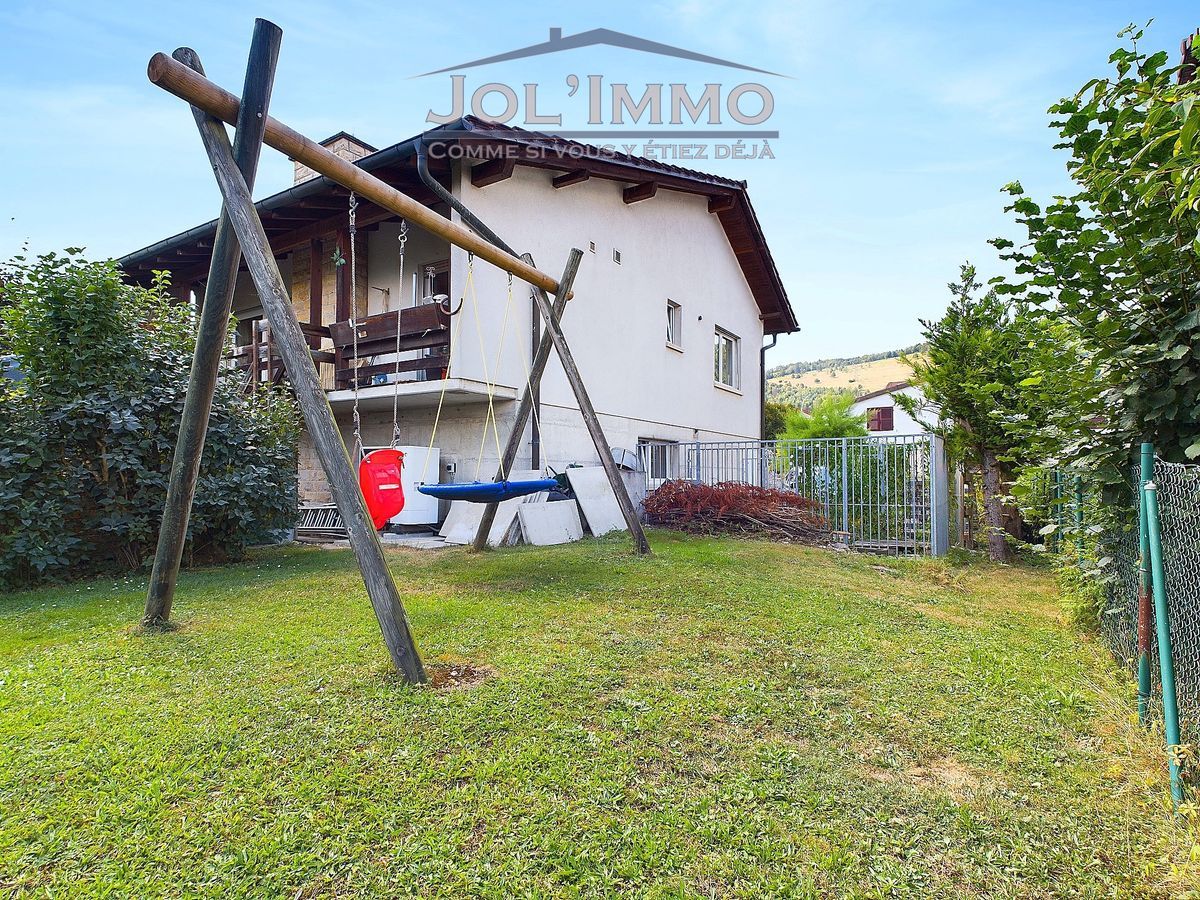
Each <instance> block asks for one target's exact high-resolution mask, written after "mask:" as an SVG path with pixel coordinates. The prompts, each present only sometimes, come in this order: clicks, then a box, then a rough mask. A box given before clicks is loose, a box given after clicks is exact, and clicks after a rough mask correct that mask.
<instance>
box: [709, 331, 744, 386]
mask: <svg viewBox="0 0 1200 900" xmlns="http://www.w3.org/2000/svg"><path fill="white" fill-rule="evenodd" d="M726 344H728V351H727V352H726V350H725V346H726ZM726 359H728V361H729V373H730V381H724V380H722V378H721V374H722V370H723V369H724V368H725V367H724V366H723V365H722V363H723V362H724V361H725V360H726ZM713 386H714V387H719V388H723V389H724V390H727V391H738V392H740V391H741V389H742V339H741V338H740V337H738V336H737V335H736V334H734V333H733V332H732V331H728V330H726V329H724V328H721V327H720V326H719V325H718V326H717V327H716V328H715V329H714V330H713Z"/></svg>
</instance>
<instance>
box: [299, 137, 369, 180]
mask: <svg viewBox="0 0 1200 900" xmlns="http://www.w3.org/2000/svg"><path fill="white" fill-rule="evenodd" d="M321 146H322V147H324V148H325V149H326V150H329V151H331V152H332V153H333V155H334V156H340V157H341V158H342V159H344V160H346V161H347V162H358V161H359V160H360V159H362V158H363V157H364V156H370V155H371V154H372V153H374V152H375V149H376V148H374V147H372V146H371V145H370V144H368V143H366V142H365V141H360V140H359V139H358V138H356V137H355V136H354V135H352V134H347V133H346V132H344V131H339V132H338V133H337V134H335V135H334V136H333V137H328V138H325V140H323V141H321ZM292 164H293V165H294V166H295V167H296V173H295V176H294V177H293V179H292V184H293V185H297V184H299V183H300V182H302V181H308V180H310V179H312V178H316V177H317V173H316V172H314V171H313V170H312V169H310V168H309V167H308V166H306V165H304V163H302V162H300V161H299V160H295V159H294V160H292Z"/></svg>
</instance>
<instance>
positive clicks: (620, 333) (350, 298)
mask: <svg viewBox="0 0 1200 900" xmlns="http://www.w3.org/2000/svg"><path fill="white" fill-rule="evenodd" d="M323 144H324V145H325V146H327V147H328V148H329V149H331V150H332V151H333V152H334V153H336V154H338V155H339V156H342V157H343V158H344V159H348V160H350V161H353V162H354V163H355V164H356V165H359V166H361V167H362V168H363V169H365V170H367V171H369V172H371V173H372V174H373V175H375V176H376V177H378V178H380V179H382V180H384V181H386V182H387V183H389V184H391V185H393V186H395V187H396V188H398V189H400V190H402V191H404V192H405V193H407V194H408V195H410V196H412V197H414V198H415V199H417V200H418V201H419V202H421V203H423V204H424V205H426V206H428V207H429V208H431V209H433V210H435V211H436V212H438V213H440V214H441V215H443V216H447V217H453V218H454V220H455V221H460V215H459V213H458V212H456V211H452V210H451V209H450V207H449V206H448V204H447V202H446V200H445V193H446V192H449V194H450V195H452V196H453V197H454V198H457V199H458V200H459V201H461V203H463V204H465V205H466V207H468V208H469V210H470V212H472V213H473V214H474V215H475V216H477V217H478V218H479V219H480V220H482V221H483V222H484V223H486V224H487V225H488V226H490V228H491V229H492V230H494V231H495V232H496V233H497V234H499V235H500V236H501V237H502V238H503V239H504V240H505V241H506V242H507V243H508V244H510V245H511V246H513V247H515V248H516V249H517V251H518V252H526V251H527V252H529V253H531V254H532V256H533V258H534V260H535V261H536V263H537V265H538V266H539V267H540V268H541V269H542V270H544V271H548V272H551V273H555V274H556V273H557V272H559V271H561V268H562V266H563V265H564V264H565V262H566V259H567V255H568V252H569V251H570V249H571V248H573V247H577V248H580V249H581V250H583V251H584V259H583V262H582V265H581V267H580V270H579V274H578V277H577V279H576V281H575V294H574V298H573V299H572V300H571V302H570V303H569V305H568V306H567V308H566V312H565V314H564V316H563V320H562V322H563V331H564V333H565V335H566V337H567V339H568V341H569V342H570V344H571V349H572V351H573V353H574V356H575V360H576V362H577V364H578V366H579V369H580V371H581V373H582V375H583V378H584V381H585V383H586V384H587V386H588V390H589V393H590V395H591V398H592V402H593V404H594V406H595V408H596V410H597V412H598V413H599V415H600V420H601V423H602V425H603V427H604V430H605V435H606V436H607V438H608V440H609V443H610V444H611V445H612V447H614V448H630V449H632V448H635V447H638V446H639V445H643V446H650V447H658V446H661V445H667V446H669V445H670V444H672V443H673V442H679V441H695V440H738V439H758V438H759V436H760V427H761V426H760V422H761V415H762V402H763V384H764V378H763V354H762V352H761V350H762V347H763V341H764V337H768V336H771V335H777V334H781V333H787V332H792V331H795V330H796V329H797V323H796V317H795V314H794V312H793V310H792V307H791V305H790V303H789V301H788V298H787V294H786V292H785V291H784V288H783V284H782V282H781V280H780V277H779V273H778V271H777V270H776V267H775V264H774V261H773V260H772V257H771V253H770V250H769V249H768V247H767V244H766V240H765V238H764V236H763V233H762V228H761V227H760V225H759V221H758V218H757V216H756V215H755V212H754V208H753V207H752V206H751V204H750V199H749V197H748V195H747V191H746V184H745V182H741V181H734V180H731V179H728V178H722V177H718V176H715V175H708V174H705V173H702V172H697V171H692V170H688V169H683V168H679V167H676V166H672V165H668V164H665V163H662V162H658V161H654V160H650V159H644V158H640V157H634V156H629V155H626V154H623V153H617V152H612V151H610V150H606V149H603V148H599V147H594V146H590V145H586V144H581V143H577V142H574V141H569V140H565V139H563V138H558V137H554V136H550V135H545V134H540V133H537V132H531V131H526V130H524V129H519V128H515V127H510V126H505V125H499V124H495V123H491V122H485V121H483V120H480V119H476V118H473V117H466V118H463V119H460V120H458V121H457V122H455V123H452V124H451V125H448V126H442V127H440V128H438V129H436V131H430V132H426V133H424V134H421V135H418V136H416V137H414V138H411V139H409V140H407V141H403V142H402V143H399V144H395V145H393V146H391V147H387V148H385V149H382V150H376V149H375V148H373V147H370V146H368V145H366V144H364V143H363V142H362V141H359V140H357V139H356V138H354V137H353V136H351V135H348V134H345V133H341V134H338V135H335V136H334V137H332V138H330V139H328V140H327V141H324V142H323ZM348 204H349V195H348V193H347V191H346V190H345V189H344V188H342V187H341V186H339V185H337V184H335V183H333V182H332V181H330V180H329V179H327V178H325V177H321V176H316V175H315V174H314V173H313V172H311V171H310V170H308V169H307V168H306V167H304V166H302V165H300V164H299V163H297V165H296V171H295V184H294V185H293V186H292V187H291V188H289V189H287V190H285V191H282V192H280V193H277V194H274V195H273V196H270V197H268V198H266V199H264V200H261V201H259V202H258V203H257V204H256V206H257V208H258V212H259V215H260V217H261V219H262V222H263V226H264V228H265V230H266V233H267V236H268V238H269V239H270V241H271V245H272V249H273V250H274V252H275V254H276V257H277V259H278V261H279V266H280V271H281V274H282V275H283V277H284V280H285V282H286V283H287V284H289V285H290V288H291V297H292V302H293V306H294V308H295V310H296V314H297V317H298V318H299V320H300V321H301V323H302V324H303V328H304V331H305V334H306V335H307V337H308V339H309V343H310V347H311V348H312V352H313V358H314V360H315V361H316V362H317V363H318V369H319V371H320V373H321V378H322V379H323V382H324V384H325V386H326V389H327V392H328V399H329V402H330V405H331V407H332V409H333V411H334V415H335V417H336V418H337V420H338V423H339V425H340V427H341V428H342V431H343V435H344V437H345V438H346V440H347V446H353V444H352V436H351V415H352V409H353V406H354V402H355V394H356V391H355V387H356V385H357V400H358V407H359V410H360V415H361V421H362V435H363V443H364V444H365V445H366V446H368V447H371V446H386V445H388V444H390V443H391V439H392V410H393V403H395V406H396V407H397V409H398V412H399V416H398V419H399V421H398V426H399V433H400V436H401V437H400V443H402V444H405V445H412V446H414V447H424V446H426V445H427V444H429V442H430V439H431V436H432V432H433V428H434V422H435V418H436V419H438V425H437V433H436V438H435V439H434V444H435V447H436V448H437V449H438V450H439V451H440V458H439V459H438V460H437V462H436V463H435V466H434V468H435V471H427V472H424V473H422V474H423V480H425V481H471V480H475V479H476V478H479V479H482V480H490V479H491V477H492V475H493V473H494V471H495V469H496V467H497V464H498V450H497V444H498V443H502V442H503V440H504V436H505V433H506V430H507V428H508V425H509V423H511V421H512V420H513V417H514V415H515V412H516V406H517V403H516V401H517V400H518V398H519V397H520V394H521V391H522V388H523V387H524V385H525V383H526V379H527V372H528V367H529V361H530V358H531V354H532V349H533V347H534V346H535V343H536V335H537V334H538V328H539V324H540V323H539V321H538V317H537V314H536V311H535V310H534V309H533V307H532V304H531V301H530V294H529V286H528V285H526V284H525V283H523V282H517V283H515V284H513V285H512V287H511V291H510V285H509V281H508V276H507V275H506V273H504V272H503V271H501V270H500V269H497V268H495V267H493V266H491V265H489V264H488V263H486V262H483V261H482V260H476V261H474V262H472V261H470V260H469V258H468V254H467V253H465V252H464V251H462V250H460V249H459V248H457V247H453V246H451V245H450V244H449V243H447V242H446V241H444V240H442V239H440V238H438V237H436V236H434V235H432V234H429V233H427V232H424V231H421V230H420V229H418V228H415V227H413V228H411V229H409V230H408V232H407V240H406V242H405V244H404V255H403V267H401V254H400V246H401V241H400V240H399V238H400V236H401V228H402V223H401V222H400V220H399V219H398V218H397V217H396V216H394V215H393V214H392V213H391V212H389V211H387V210H384V209H381V208H379V207H377V206H374V205H373V204H370V203H365V202H363V203H360V204H359V205H358V206H357V210H356V231H357V239H356V241H355V242H354V246H353V247H351V240H350V231H349V221H348V219H349V208H348ZM215 227H216V223H215V222H209V223H208V224H205V225H200V226H198V227H196V228H193V229H191V230H189V231H186V232H183V233H182V234H178V235H175V236H174V237H170V238H166V239H165V240H162V241H159V242H158V243H155V244H153V245H151V246H149V247H146V248H144V249H142V250H139V251H137V252H135V253H131V254H129V255H128V256H126V257H124V258H123V259H121V260H120V264H121V266H122V268H123V270H124V271H125V273H126V274H127V276H128V277H129V278H131V279H133V280H136V281H138V282H141V283H145V282H147V281H149V279H150V278H151V277H152V274H153V272H154V271H156V270H163V269H166V270H170V271H171V273H172V280H173V285H174V289H175V290H176V291H177V292H178V296H179V297H180V299H181V301H184V300H187V299H189V298H191V299H192V301H193V302H195V303H203V295H204V285H203V279H204V278H205V277H206V275H207V271H208V265H209V259H210V256H211V252H212V241H213V235H214V233H215ZM351 261H353V264H351ZM352 270H353V271H352ZM510 294H511V297H510ZM460 300H461V301H462V303H461V307H460V306H459V302H460ZM352 303H357V307H356V309H355V313H356V316H357V319H358V328H357V329H351V328H350V327H349V325H348V324H347V322H348V320H350V319H351V318H352V317H351V311H352ZM234 315H235V317H236V318H237V319H238V327H237V340H238V344H239V345H240V346H239V347H238V348H237V349H236V350H235V351H233V357H232V362H231V365H237V366H240V367H242V368H243V369H245V371H246V372H247V384H248V385H249V386H250V387H251V388H254V387H256V386H257V385H260V384H262V383H264V382H272V381H278V380H279V379H280V378H281V377H282V375H283V372H282V365H281V363H280V362H279V360H278V357H277V355H276V354H275V352H274V349H273V347H272V346H271V341H270V333H269V328H267V327H266V326H265V322H263V312H262V308H261V305H260V303H259V300H258V297H257V294H256V293H255V290H254V287H253V285H252V283H251V281H250V278H249V275H248V273H246V272H245V271H243V272H242V273H241V275H240V276H239V282H238V287H237V291H236V293H235V297H234ZM397 348H399V349H400V353H399V354H398V355H397V353H396V349H397ZM397 370H399V371H397ZM489 398H491V400H492V402H491V403H489ZM439 407H440V409H441V411H440V416H439V412H438V411H439ZM489 407H491V408H493V409H494V410H495V415H496V419H497V423H498V429H497V430H498V433H499V441H497V440H496V439H495V438H494V436H492V435H491V434H489V435H486V436H485V435H484V434H483V431H484V423H485V421H486V419H487V417H488V410H489ZM527 434H528V436H527V440H526V442H525V444H524V447H523V448H522V452H521V454H520V456H519V457H518V462H517V467H518V468H529V469H540V468H542V467H544V466H550V467H552V468H554V469H556V470H561V469H562V468H563V467H565V466H566V465H567V464H569V463H574V462H580V463H585V464H587V463H596V462H598V460H597V458H596V451H595V448H594V447H593V445H592V443H591V441H590V439H589V436H588V434H587V431H586V429H585V427H584V423H583V421H582V418H581V416H580V413H579V410H578V406H577V404H576V402H575V400H574V396H573V394H572V392H571V390H570V388H569V386H568V383H567V381H566V378H565V376H564V374H563V371H562V368H561V365H560V364H559V361H558V359H557V357H556V356H554V355H552V356H551V362H550V365H549V366H548V368H547V370H546V373H545V376H544V378H543V381H542V387H541V391H540V398H539V400H538V403H537V405H536V406H535V416H534V417H533V421H532V422H531V424H530V426H529V429H528V433H527ZM644 456H645V457H646V458H647V459H649V460H651V463H652V465H653V464H654V463H653V461H654V460H656V459H657V460H661V462H662V465H664V466H665V465H667V460H669V458H670V457H671V456H672V454H670V453H666V452H663V451H657V450H655V451H654V452H651V453H646V454H644ZM299 460H300V461H299V466H300V492H301V500H302V503H304V504H306V505H316V504H322V503H328V502H329V494H328V488H327V486H326V484H325V480H324V475H323V472H322V471H321V468H320V466H319V464H318V462H317V459H316V455H315V453H314V452H313V449H312V445H311V442H310V441H309V439H308V437H307V436H305V437H304V438H302V441H301V446H300V448H299ZM660 474H661V473H660Z"/></svg>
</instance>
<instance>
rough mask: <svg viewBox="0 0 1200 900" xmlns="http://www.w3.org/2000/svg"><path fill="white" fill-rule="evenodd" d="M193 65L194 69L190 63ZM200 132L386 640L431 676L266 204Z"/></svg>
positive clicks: (206, 124)
mask: <svg viewBox="0 0 1200 900" xmlns="http://www.w3.org/2000/svg"><path fill="white" fill-rule="evenodd" d="M188 71H191V70H190V69H188ZM197 124H198V125H199V129H200V137H201V139H202V140H203V142H204V149H205V151H206V152H207V153H208V159H209V162H210V163H212V167H213V173H214V174H215V175H216V178H217V184H218V185H219V186H220V188H221V195H222V197H223V198H224V200H225V210H226V213H227V215H228V216H229V220H230V222H231V224H232V227H233V230H234V232H235V233H236V234H237V238H238V241H239V243H240V244H241V249H242V255H243V256H244V257H245V260H246V266H247V268H249V270H250V275H251V277H252V278H253V280H254V287H255V289H256V290H257V291H258V296H259V299H260V300H261V301H262V305H263V311H264V312H265V313H266V316H267V320H268V321H269V322H270V324H271V334H272V336H273V338H274V339H275V341H276V343H277V346H278V348H279V354H280V356H281V357H282V358H283V363H284V366H285V367H286V369H287V373H288V379H289V380H290V381H291V384H292V388H293V390H294V391H295V394H296V400H297V402H298V403H299V404H300V409H301V411H302V412H303V413H304V421H305V424H306V425H307V426H308V431H309V434H310V435H311V436H312V439H313V445H314V446H315V447H316V450H317V455H318V456H319V457H320V459H321V465H322V467H323V468H324V469H325V475H326V477H327V478H328V479H329V489H330V493H331V494H333V500H334V503H336V504H337V507H338V511H339V512H340V513H341V515H342V521H343V522H344V523H345V526H346V531H347V533H348V536H349V538H350V546H351V547H352V548H353V550H354V555H355V557H356V558H357V560H358V567H359V569H360V570H361V571H362V576H363V582H364V583H365V585H366V588H367V595H368V596H369V597H370V599H371V605H372V607H374V610H375V617H376V619H378V620H379V628H380V630H381V631H382V632H383V639H384V643H385V644H386V645H387V648H388V653H389V654H390V656H391V658H392V663H393V664H394V665H395V667H396V668H397V669H398V670H399V671H400V673H401V674H402V675H403V676H404V678H405V679H406V680H407V681H409V682H411V683H414V684H420V683H423V682H424V681H425V680H426V675H425V668H424V666H423V665H422V663H421V657H420V655H419V654H418V653H417V647H416V643H415V642H414V640H413V636H412V632H411V631H410V630H409V627H408V619H407V617H406V616H405V613H404V605H403V603H402V602H401V600H400V594H399V592H398V591H397V590H396V583H395V581H393V580H392V576H391V573H390V572H389V571H388V567H387V561H386V560H385V559H384V556H383V545H382V544H381V543H380V540H379V534H378V533H377V532H376V530H375V526H374V525H373V524H372V522H371V517H370V514H369V513H368V512H367V506H366V503H365V502H364V500H363V495H362V492H361V491H360V490H359V487H358V482H357V480H356V479H355V477H354V471H353V469H352V467H351V465H350V456H349V454H348V453H347V452H346V444H345V442H344V441H343V440H342V436H341V433H340V432H339V431H338V428H337V423H336V422H335V421H334V418H333V410H332V409H330V407H329V401H328V399H327V398H326V396H325V389H324V388H323V387H322V386H321V382H320V379H319V377H318V375H317V370H316V366H315V365H313V361H312V356H311V355H310V353H309V347H308V343H307V341H306V340H305V338H304V332H303V331H302V330H301V329H300V323H299V321H298V320H297V319H296V314H295V311H294V310H293V309H292V304H291V300H290V299H289V297H288V291H287V287H286V285H284V283H283V277H282V276H281V275H280V274H279V266H278V265H277V264H276V262H275V256H274V253H273V252H272V251H271V244H270V242H269V241H268V240H267V235H266V232H265V231H264V230H263V226H262V221H261V220H260V219H259V217H258V211H257V210H256V209H255V208H254V201H253V199H252V198H251V196H250V190H249V188H247V187H246V181H245V179H244V178H242V173H241V172H240V171H239V169H238V166H237V163H236V162H235V161H234V157H233V149H232V148H231V146H230V144H229V136H228V135H227V134H226V133H225V126H224V125H222V124H221V122H220V121H219V120H217V119H216V118H214V117H212V116H203V117H200V118H199V119H198V122H197Z"/></svg>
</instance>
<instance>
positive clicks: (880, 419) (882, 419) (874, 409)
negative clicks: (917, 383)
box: [850, 381, 938, 437]
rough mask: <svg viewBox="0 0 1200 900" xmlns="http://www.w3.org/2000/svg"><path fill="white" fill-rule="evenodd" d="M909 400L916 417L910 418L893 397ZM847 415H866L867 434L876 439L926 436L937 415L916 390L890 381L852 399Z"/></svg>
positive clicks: (904, 384) (898, 382)
mask: <svg viewBox="0 0 1200 900" xmlns="http://www.w3.org/2000/svg"><path fill="white" fill-rule="evenodd" d="M900 396H903V397H912V398H913V399H914V401H915V402H916V407H915V411H916V415H915V416H913V415H910V414H909V413H908V412H907V411H906V410H905V409H904V408H903V407H901V406H900V405H899V404H898V403H897V402H896V398H897V397H900ZM850 412H852V413H854V414H855V415H860V416H861V415H866V417H867V433H868V434H870V435H871V436H873V437H874V436H878V437H898V436H904V435H915V434H929V433H930V431H932V429H933V428H934V427H935V426H936V425H937V422H938V412H937V409H936V408H935V407H933V406H932V405H931V404H930V403H929V402H928V401H927V400H926V399H925V395H924V393H922V391H921V389H920V388H919V387H914V386H913V385H912V384H910V383H909V382H907V381H892V382H889V383H888V384H887V385H886V386H885V387H883V388H880V389H879V390H877V391H871V392H870V393H869V394H863V395H862V396H861V397H856V398H855V399H854V404H853V405H852V406H851V407H850Z"/></svg>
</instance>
